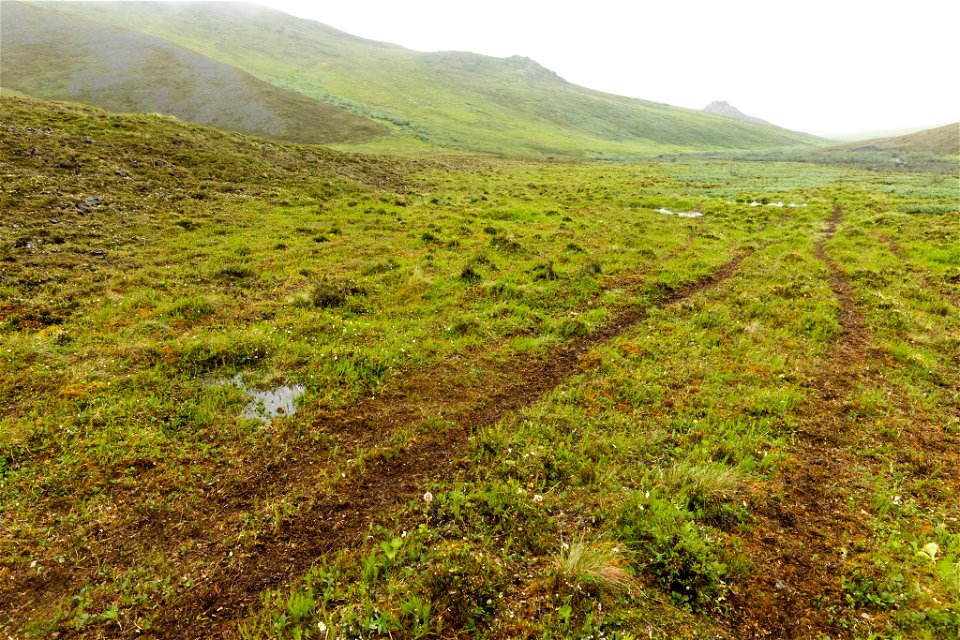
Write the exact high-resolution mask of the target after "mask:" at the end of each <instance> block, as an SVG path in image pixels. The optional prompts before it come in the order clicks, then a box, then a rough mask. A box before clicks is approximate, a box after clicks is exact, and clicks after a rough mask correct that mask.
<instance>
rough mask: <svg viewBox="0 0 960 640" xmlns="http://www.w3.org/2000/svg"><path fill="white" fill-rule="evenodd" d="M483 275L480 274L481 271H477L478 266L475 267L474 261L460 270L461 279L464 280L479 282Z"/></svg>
mask: <svg viewBox="0 0 960 640" xmlns="http://www.w3.org/2000/svg"><path fill="white" fill-rule="evenodd" d="M482 277H483V276H481V275H480V272H479V271H477V269H476V267H474V266H473V264H472V263H471V264H468V265H466V266H465V267H464V268H463V269H462V270H461V271H460V279H461V280H463V281H464V282H477V281H478V280H480V279H481V278H482Z"/></svg>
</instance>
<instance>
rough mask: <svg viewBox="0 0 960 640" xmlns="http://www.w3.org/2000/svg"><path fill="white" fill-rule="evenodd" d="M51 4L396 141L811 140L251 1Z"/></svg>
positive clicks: (686, 143)
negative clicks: (362, 123)
mask: <svg viewBox="0 0 960 640" xmlns="http://www.w3.org/2000/svg"><path fill="white" fill-rule="evenodd" d="M51 6H56V8H57V10H60V11H63V12H68V13H72V14H75V15H82V16H85V17H90V18H96V19H98V20H104V21H107V22H112V23H115V24H122V25H125V26H129V27H133V28H137V29H142V30H144V31H146V32H148V33H152V34H155V35H158V36H161V37H163V38H166V39H169V40H170V41H172V42H176V43H178V44H181V45H183V46H186V47H188V48H190V49H193V50H195V51H198V52H201V53H203V54H204V55H207V56H209V57H211V58H215V59H218V60H221V61H224V62H227V63H229V64H232V65H236V66H238V67H239V68H241V69H244V70H246V71H248V72H250V73H252V74H254V75H256V76H257V77H259V78H261V79H264V80H266V81H268V82H271V83H273V84H276V85H278V86H282V87H286V88H289V89H293V90H295V91H298V92H301V93H303V94H305V95H308V96H312V97H317V98H321V99H325V100H329V101H331V102H334V103H341V104H345V105H348V106H351V107H352V108H354V109H356V110H357V111H358V112H360V113H363V114H366V115H371V116H374V117H377V118H380V119H383V120H384V121H392V122H393V123H396V124H397V125H398V126H397V132H398V135H400V136H401V138H402V140H404V141H427V142H429V143H431V144H435V145H441V146H444V147H450V148H457V149H461V150H477V151H485V152H503V153H514V154H515V153H530V154H538V155H540V154H565V155H576V156H587V157H590V156H605V155H606V156H610V155H618V154H621V155H631V154H632V155H636V154H647V153H654V152H660V151H669V150H674V151H676V150H684V149H719V148H762V147H774V146H789V145H810V144H817V142H818V140H817V139H816V138H814V137H812V136H808V135H805V134H798V133H795V132H790V131H787V130H784V129H779V128H776V127H769V126H760V125H754V124H751V123H743V122H737V121H733V120H730V119H728V118H722V117H719V116H713V115H710V114H704V113H701V112H698V111H694V110H687V109H680V108H675V107H668V106H665V105H661V104H657V103H652V102H647V101H643V100H635V99H629V98H624V97H619V96H614V95H610V94H604V93H601V92H597V91H592V90H589V89H585V88H582V87H578V86H576V85H572V84H569V83H567V82H565V81H563V80H562V79H560V78H558V77H557V76H555V75H554V74H553V73H552V72H550V71H548V70H546V69H544V68H543V67H541V66H539V65H537V64H536V63H534V62H532V61H530V60H527V59H523V58H509V59H497V58H489V57H485V56H480V55H475V54H469V53H454V52H443V53H418V52H414V51H410V50H406V49H403V48H401V47H397V46H394V45H389V44H384V43H378V42H372V41H368V40H363V39H361V38H356V37H354V36H351V35H349V34H345V33H343V32H340V31H337V30H335V29H332V28H330V27H326V26H324V25H321V24H318V23H315V22H310V21H305V20H300V19H296V18H293V17H291V16H288V15H285V14H282V13H279V12H276V11H272V10H268V9H262V8H257V7H253V6H247V5H233V4H221V3H217V4H214V3H208V4H197V5H193V6H192V7H191V9H190V10H189V11H188V10H186V9H184V8H183V7H177V6H169V5H167V4H165V3H147V4H144V3H64V4H58V5H51ZM385 144H388V145H389V144H394V145H396V141H394V142H389V141H387V142H386V143H385Z"/></svg>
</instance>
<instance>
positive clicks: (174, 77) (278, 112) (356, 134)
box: [0, 2, 387, 143]
mask: <svg viewBox="0 0 960 640" xmlns="http://www.w3.org/2000/svg"><path fill="white" fill-rule="evenodd" d="M0 28H2V43H3V45H2V46H3V58H2V78H3V85H4V95H11V94H12V92H11V91H9V90H8V89H12V90H13V91H16V92H19V93H21V94H29V95H32V96H36V97H43V98H53V99H65V100H73V101H78V102H86V103H90V104H94V105H98V106H101V107H105V108H107V109H110V110H112V111H121V112H127V111H140V112H142V111H148V112H160V113H165V114H170V115H174V116H177V117H178V118H181V119H183V120H187V121H190V122H195V123H198V124H206V125H212V126H215V127H218V128H221V129H229V130H232V131H238V132H242V133H248V134H257V135H264V136H268V137H273V138H280V139H284V140H291V141H294V142H303V143H333V142H343V141H346V140H354V141H356V140H364V139H367V138H370V137H373V136H377V135H382V134H384V133H386V131H387V129H386V127H385V126H384V125H382V124H380V123H377V122H374V121H372V120H369V119H367V118H363V117H362V116H358V115H356V114H353V113H351V112H349V111H347V110H345V109H342V108H340V107H336V106H333V105H330V104H328V103H324V102H321V101H319V100H315V99H312V98H308V97H307V96H304V95H302V94H299V93H296V92H294V91H290V90H288V89H282V88H280V87H276V86H274V85H271V84H269V83H267V82H264V81H263V80H260V79H258V78H256V77H254V76H252V75H250V74H249V73H245V72H244V71H241V70H240V69H237V68H236V67H232V66H230V65H228V64H225V63H223V62H218V61H215V60H212V59H210V58H207V57H205V56H202V55H199V54H197V53H194V52H192V51H190V50H188V49H185V48H183V47H180V46H177V45H175V44H171V43H169V42H166V41H164V40H162V39H160V38H157V37H155V36H150V35H147V34H144V33H141V32H139V31H135V30H132V29H126V28H122V27H117V26H108V25H105V24H101V23H97V22H92V21H88V20H84V19H82V18H78V17H74V16H67V15H64V14H62V13H58V12H55V11H49V10H47V9H46V8H44V7H41V6H37V5H27V4H24V3H19V2H4V3H3V22H2V27H0Z"/></svg>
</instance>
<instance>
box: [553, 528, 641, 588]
mask: <svg viewBox="0 0 960 640" xmlns="http://www.w3.org/2000/svg"><path fill="white" fill-rule="evenodd" d="M621 557H622V554H621V552H620V549H619V548H618V547H617V546H616V545H614V544H613V543H612V542H610V541H609V540H595V541H592V542H590V541H587V539H586V537H585V536H583V535H582V534H581V535H580V536H578V537H576V538H574V539H573V540H571V541H570V542H568V543H564V544H563V546H562V548H561V549H560V551H559V553H557V554H556V555H555V556H554V558H553V569H554V572H555V574H554V577H555V579H556V581H557V582H558V583H561V584H562V583H567V584H570V585H579V586H582V587H584V588H587V589H593V590H596V591H606V592H612V593H626V592H629V591H630V590H631V589H632V588H633V587H634V586H635V585H636V581H635V580H634V578H633V576H631V575H630V574H629V573H627V572H626V570H625V569H624V568H623V567H621V566H620V559H621Z"/></svg>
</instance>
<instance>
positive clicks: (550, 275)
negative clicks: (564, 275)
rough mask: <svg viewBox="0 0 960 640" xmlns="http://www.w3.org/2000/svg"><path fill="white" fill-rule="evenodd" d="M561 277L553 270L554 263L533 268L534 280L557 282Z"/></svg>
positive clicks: (544, 263)
mask: <svg viewBox="0 0 960 640" xmlns="http://www.w3.org/2000/svg"><path fill="white" fill-rule="evenodd" d="M559 277H560V276H559V275H557V272H556V271H554V269H553V263H552V262H541V263H540V264H538V265H537V266H535V267H534V268H533V279H534V280H556V279H557V278H559Z"/></svg>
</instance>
